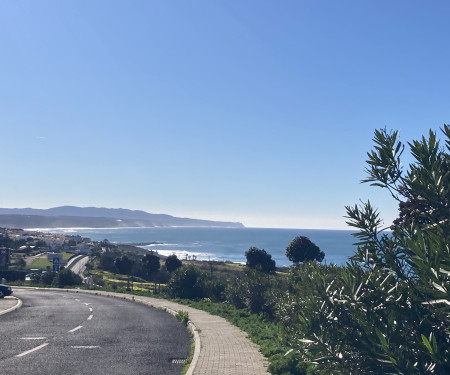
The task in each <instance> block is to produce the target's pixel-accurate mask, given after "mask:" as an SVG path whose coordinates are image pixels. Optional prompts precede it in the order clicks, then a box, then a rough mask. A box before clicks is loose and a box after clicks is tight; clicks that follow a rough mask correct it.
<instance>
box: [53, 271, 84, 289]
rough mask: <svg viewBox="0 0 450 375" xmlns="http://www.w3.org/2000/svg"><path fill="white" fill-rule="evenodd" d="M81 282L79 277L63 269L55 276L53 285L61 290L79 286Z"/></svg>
mask: <svg viewBox="0 0 450 375" xmlns="http://www.w3.org/2000/svg"><path fill="white" fill-rule="evenodd" d="M82 281H83V280H82V278H81V277H80V276H79V275H77V274H76V273H74V272H73V271H71V270H69V269H67V268H64V269H63V270H61V271H59V272H58V273H57V274H56V275H55V277H54V279H53V284H55V285H57V286H58V287H59V288H63V287H65V286H73V285H81V283H82Z"/></svg>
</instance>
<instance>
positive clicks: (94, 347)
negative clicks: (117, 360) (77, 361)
mask: <svg viewBox="0 0 450 375" xmlns="http://www.w3.org/2000/svg"><path fill="white" fill-rule="evenodd" d="M71 348H72V349H97V348H100V346H98V345H79V346H71Z"/></svg>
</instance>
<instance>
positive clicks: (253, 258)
mask: <svg viewBox="0 0 450 375" xmlns="http://www.w3.org/2000/svg"><path fill="white" fill-rule="evenodd" d="M245 257H246V258H247V262H246V266H247V267H249V268H253V269H256V270H258V271H261V272H264V273H272V272H275V261H274V260H273V259H272V255H270V254H269V253H267V251H266V250H264V249H262V250H261V249H258V248H257V247H254V246H252V247H250V249H248V250H247V251H246V252H245Z"/></svg>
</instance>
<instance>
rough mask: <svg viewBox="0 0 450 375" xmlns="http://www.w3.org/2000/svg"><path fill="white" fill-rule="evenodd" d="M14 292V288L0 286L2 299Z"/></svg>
mask: <svg viewBox="0 0 450 375" xmlns="http://www.w3.org/2000/svg"><path fill="white" fill-rule="evenodd" d="M12 292H13V291H12V288H11V287H10V286H9V285H5V284H0V298H3V297H6V296H9V295H11V294H12Z"/></svg>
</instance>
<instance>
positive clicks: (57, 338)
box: [0, 288, 190, 375]
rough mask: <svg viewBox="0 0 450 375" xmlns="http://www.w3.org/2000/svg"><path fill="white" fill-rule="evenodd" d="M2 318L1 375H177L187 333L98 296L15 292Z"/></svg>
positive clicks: (162, 318)
mask: <svg viewBox="0 0 450 375" xmlns="http://www.w3.org/2000/svg"><path fill="white" fill-rule="evenodd" d="M14 295H15V296H16V297H19V298H20V299H21V300H22V301H23V306H22V308H20V309H18V310H15V311H13V312H11V313H9V314H6V315H3V316H2V317H1V318H0V332H1V340H0V374H2V375H10V374H11V375H13V374H14V375H17V374H46V375H51V374H54V375H56V374H68V375H69V374H83V375H84V374H96V375H101V374H105V375H106V374H108V375H109V374H127V375H128V374H133V375H136V374H179V373H180V371H181V368H182V367H183V365H182V364H181V363H180V360H182V359H185V358H186V357H187V356H188V355H189V349H190V340H189V335H188V332H187V329H186V328H185V327H183V326H182V325H181V323H179V322H178V321H177V320H176V319H175V318H174V317H173V316H172V315H170V314H168V313H166V312H163V311H160V310H157V309H154V308H150V307H147V306H144V305H141V304H138V303H133V302H129V301H124V300H121V299H115V298H108V297H102V296H96V295H87V294H82V293H80V294H78V293H65V292H59V291H45V290H34V289H20V288H16V289H15V290H14Z"/></svg>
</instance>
